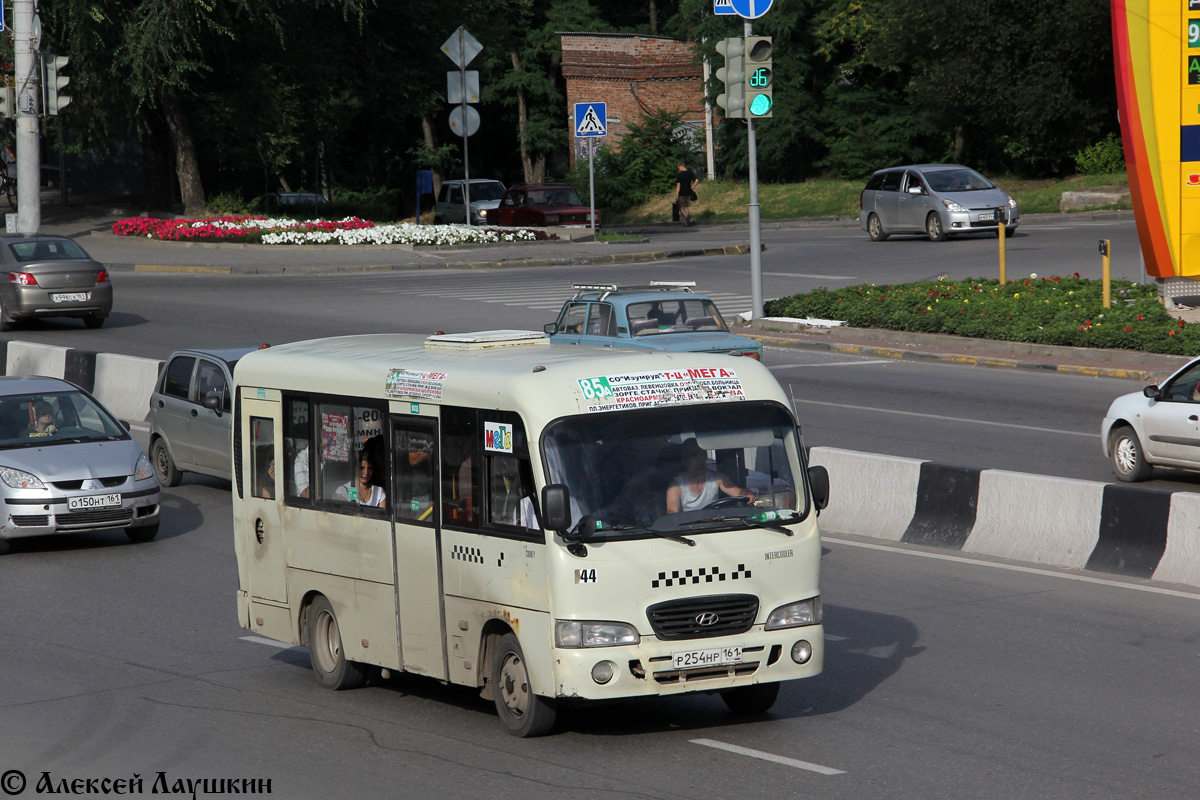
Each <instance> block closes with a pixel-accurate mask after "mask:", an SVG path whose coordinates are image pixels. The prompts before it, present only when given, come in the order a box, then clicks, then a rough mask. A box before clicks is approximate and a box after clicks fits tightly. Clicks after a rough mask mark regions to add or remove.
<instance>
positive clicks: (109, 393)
mask: <svg viewBox="0 0 1200 800" xmlns="http://www.w3.org/2000/svg"><path fill="white" fill-rule="evenodd" d="M161 364H162V362H161V361H155V360H154V359H150V358H135V357H133V356H121V355H116V354H114V353H100V354H99V355H97V357H96V386H95V390H94V391H93V392H92V393H93V394H94V395H96V399H98V400H99V401H100V402H101V403H104V405H106V406H108V409H109V410H110V411H112V412H113V413H114V414H116V415H117V417H118V418H120V419H124V420H128V421H130V422H141V421H142V420H144V419H146V415H147V413H149V411H150V395H151V394H152V393H153V392H154V382H155V380H156V379H157V378H158V370H159V367H160V366H161Z"/></svg>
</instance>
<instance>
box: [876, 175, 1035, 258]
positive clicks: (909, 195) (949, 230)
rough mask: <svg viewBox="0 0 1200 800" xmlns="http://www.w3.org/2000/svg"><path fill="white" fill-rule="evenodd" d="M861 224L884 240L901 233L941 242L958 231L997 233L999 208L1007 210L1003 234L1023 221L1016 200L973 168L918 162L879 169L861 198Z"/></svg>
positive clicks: (1012, 230)
mask: <svg viewBox="0 0 1200 800" xmlns="http://www.w3.org/2000/svg"><path fill="white" fill-rule="evenodd" d="M858 206H859V212H858V223H859V225H860V226H862V229H863V230H864V231H866V232H867V233H869V234H870V235H871V240H872V241H875V242H882V241H883V240H884V239H886V238H888V237H889V236H892V235H894V234H898V233H915V234H925V235H926V236H928V237H929V239H930V240H931V241H934V242H943V241H945V240H946V239H947V238H949V237H951V236H955V235H957V234H960V233H996V232H998V231H999V229H1000V226H999V223H998V222H997V221H996V210H997V209H1000V210H1001V213H1002V214H1006V215H1007V217H1006V222H1005V226H1004V233H1005V235H1006V236H1012V235H1013V233H1014V232H1015V231H1016V229H1017V226H1018V225H1020V224H1021V210H1020V209H1019V208H1017V202H1016V201H1015V200H1013V199H1012V198H1011V197H1009V196H1008V193H1006V192H1005V191H1004V190H1003V189H1001V188H999V187H998V186H996V184H994V183H992V182H991V181H989V180H988V179H987V178H985V177H983V176H982V175H980V174H979V173H978V172H976V171H975V170H973V169H971V168H970V167H964V166H960V165H958V164H917V165H915V166H908V167H892V168H890V169H881V170H879V171H878V172H876V173H875V174H874V175H872V176H871V179H870V180H869V181H867V187H866V188H865V189H863V191H862V194H861V195H860V196H859V201H858Z"/></svg>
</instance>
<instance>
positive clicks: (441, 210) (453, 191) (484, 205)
mask: <svg viewBox="0 0 1200 800" xmlns="http://www.w3.org/2000/svg"><path fill="white" fill-rule="evenodd" d="M466 183H467V182H466V181H442V188H441V189H440V190H439V191H438V196H437V202H436V203H435V205H434V208H433V222H434V224H435V225H447V224H450V223H458V224H460V225H461V224H463V223H465V222H467V218H466V205H465V202H466V198H464V197H463V186H465V185H466ZM503 196H504V184H503V183H501V182H500V181H493V180H485V179H483V178H472V179H471V221H470V223H469V224H471V225H486V224H488V222H490V221H491V220H490V218H489V217H490V216H491V215H493V214H494V213H495V211H496V209H497V208H498V207H499V206H500V198H501V197H503Z"/></svg>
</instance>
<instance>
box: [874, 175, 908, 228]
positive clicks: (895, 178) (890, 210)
mask: <svg viewBox="0 0 1200 800" xmlns="http://www.w3.org/2000/svg"><path fill="white" fill-rule="evenodd" d="M903 176H904V173H903V172H901V171H900V170H893V171H892V172H888V173H886V174H885V175H884V176H883V186H881V187H879V191H878V192H876V193H875V213H876V214H878V215H879V221H880V222H882V223H883V228H884V230H886V231H889V232H891V231H896V230H898V229H899V228H900V216H899V208H898V207H897V206H898V204H899V201H900V179H901V178H902V177H903Z"/></svg>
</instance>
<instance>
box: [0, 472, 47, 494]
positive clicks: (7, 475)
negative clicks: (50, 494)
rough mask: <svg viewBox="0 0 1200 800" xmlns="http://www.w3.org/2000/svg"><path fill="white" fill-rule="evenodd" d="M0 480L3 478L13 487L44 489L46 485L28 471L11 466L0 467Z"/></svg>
mask: <svg viewBox="0 0 1200 800" xmlns="http://www.w3.org/2000/svg"><path fill="white" fill-rule="evenodd" d="M0 480H3V481H4V482H5V483H7V484H8V485H9V486H11V487H12V488H14V489H45V488H46V485H45V484H44V483H42V481H41V479H40V478H38V476H37V475H30V474H29V473H28V472H23V471H21V470H19V469H13V468H12V467H0Z"/></svg>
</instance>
